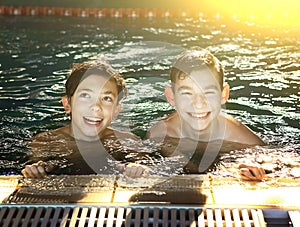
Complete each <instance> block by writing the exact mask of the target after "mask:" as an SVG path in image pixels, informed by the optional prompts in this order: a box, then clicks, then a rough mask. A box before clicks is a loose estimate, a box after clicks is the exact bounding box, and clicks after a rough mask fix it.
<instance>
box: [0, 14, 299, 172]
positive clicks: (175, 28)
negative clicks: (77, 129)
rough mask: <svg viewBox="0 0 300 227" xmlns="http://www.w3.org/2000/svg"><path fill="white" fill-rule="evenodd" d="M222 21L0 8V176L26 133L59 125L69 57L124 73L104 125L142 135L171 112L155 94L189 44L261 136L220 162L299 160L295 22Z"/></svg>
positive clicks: (232, 110)
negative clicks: (214, 64)
mask: <svg viewBox="0 0 300 227" xmlns="http://www.w3.org/2000/svg"><path fill="white" fill-rule="evenodd" d="M226 23H227V24H226ZM226 23H225V22H224V21H222V18H193V19H191V18H188V19H172V20H171V19H168V20H166V19H152V20H148V19H146V18H138V19H130V18H119V19H114V18H101V19H99V18H72V17H46V16H45V17H23V16H16V17H14V16H0V26H1V33H0V59H1V61H0V100H1V109H0V114H1V118H0V128H1V130H0V135H1V138H0V174H19V173H20V170H21V169H22V168H23V167H24V165H25V164H26V162H27V161H28V157H27V155H28V153H29V149H28V147H27V143H28V141H29V140H30V138H31V137H32V136H33V135H35V134H37V133H39V132H42V131H46V130H49V129H54V128H57V127H61V126H63V125H65V124H67V123H68V117H67V116H66V115H65V114H64V111H63V108H62V106H61V103H60V99H61V97H62V96H63V95H64V82H65V80H66V76H67V74H68V72H69V69H70V67H71V65H72V64H73V63H76V62H82V61H85V60H88V59H97V58H99V57H100V55H101V54H102V55H104V56H105V57H106V58H107V59H108V60H109V61H110V63H111V64H112V65H113V67H114V68H116V69H118V70H119V71H120V72H121V73H122V74H123V75H124V77H125V78H126V82H127V85H128V89H129V95H128V97H127V99H126V100H125V101H124V104H123V110H122V112H121V114H120V116H119V119H118V120H116V121H115V122H114V123H113V127H116V128H118V129H124V130H130V131H132V132H133V133H135V134H137V135H139V136H140V137H142V138H143V137H144V136H145V134H146V131H147V130H148V129H149V128H150V126H151V125H153V124H154V123H155V122H157V121H158V120H160V119H162V118H164V117H166V116H167V115H168V114H170V113H171V112H172V111H173V108H171V107H170V106H169V105H168V104H167V102H166V100H165V98H164V96H163V91H164V86H165V85H166V84H167V83H168V72H169V68H170V65H171V64H172V62H173V61H174V59H175V58H176V56H177V55H178V54H179V53H180V52H182V51H183V50H184V49H185V48H189V47H192V46H195V45H197V46H200V47H203V48H207V49H209V50H210V51H211V52H212V53H213V54H215V55H216V56H217V57H218V58H219V59H220V60H221V62H222V63H223V65H224V66H225V69H226V77H227V82H228V83H229V84H230V87H231V93H230V100H229V101H228V103H227V104H226V106H224V108H225V110H226V112H227V113H229V114H232V115H233V116H234V117H236V118H237V119H238V120H240V121H241V122H243V123H244V124H246V125H247V126H248V127H250V128H251V129H252V130H254V131H255V132H256V133H257V134H258V135H259V136H261V137H262V139H263V140H264V141H266V142H267V143H268V145H267V146H264V147H256V148H252V149H246V150H242V151H239V152H235V154H234V155H232V156H231V158H230V157H228V156H226V157H225V158H224V160H227V161H228V160H231V159H232V157H238V158H246V159H247V158H248V159H249V158H251V159H255V158H257V154H273V153H274V157H275V158H276V160H277V159H279V161H278V162H279V163H283V165H285V164H284V163H285V162H284V161H283V159H284V158H285V157H287V156H288V157H289V158H290V157H293V159H295V160H296V162H297V163H300V162H299V160H298V154H300V138H299V134H300V125H299V122H300V108H299V103H300V63H299V59H300V49H299V45H300V37H299V30H298V28H291V29H290V30H289V29H287V28H285V29H280V28H270V27H263V26H260V27H259V26H255V25H254V26H253V24H252V25H247V24H243V23H240V22H235V21H232V22H231V23H229V22H226ZM279 157H280V158H279ZM231 161H232V160H231ZM295 165H297V164H295ZM285 166H288V164H286V165H285Z"/></svg>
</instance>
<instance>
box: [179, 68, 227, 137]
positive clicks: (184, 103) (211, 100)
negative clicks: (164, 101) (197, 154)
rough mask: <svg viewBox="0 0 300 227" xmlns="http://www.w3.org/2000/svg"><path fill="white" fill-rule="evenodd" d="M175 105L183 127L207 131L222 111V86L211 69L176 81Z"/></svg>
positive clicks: (199, 71) (196, 72)
mask: <svg viewBox="0 0 300 227" xmlns="http://www.w3.org/2000/svg"><path fill="white" fill-rule="evenodd" d="M174 104H175V106H176V109H177V113H178V115H179V117H180V119H181V121H182V127H186V128H190V129H192V130H196V131H202V130H206V129H208V128H209V126H210V125H211V122H212V121H213V120H214V119H216V118H217V116H218V115H219V113H220V110H221V104H222V92H221V89H220V85H219V83H218V82H217V80H216V79H215V76H214V75H213V74H212V72H211V71H210V70H209V69H205V68H204V69H201V70H196V71H192V72H191V73H190V75H189V76H186V77H185V78H181V79H180V78H179V79H177V80H176V84H175V85H174Z"/></svg>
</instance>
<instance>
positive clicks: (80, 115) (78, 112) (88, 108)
mask: <svg viewBox="0 0 300 227" xmlns="http://www.w3.org/2000/svg"><path fill="white" fill-rule="evenodd" d="M117 99H118V90H117V85H116V84H115V83H114V82H113V81H109V80H108V78H106V77H103V76H99V75H90V76H88V77H87V78H85V79H84V80H83V81H81V83H80V84H79V85H78V87H77V89H76V91H75V93H74V95H73V96H72V98H71V114H72V129H73V133H74V137H75V138H76V139H80V140H85V141H94V140H98V139H99V136H101V134H102V133H103V132H104V130H105V129H106V128H107V127H108V126H109V125H110V123H111V121H112V120H113V118H115V117H116V116H117V115H118V113H119V111H120V109H121V105H120V104H118V103H117Z"/></svg>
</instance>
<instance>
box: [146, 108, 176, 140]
mask: <svg viewBox="0 0 300 227" xmlns="http://www.w3.org/2000/svg"><path fill="white" fill-rule="evenodd" d="M179 131H180V121H179V117H178V114H177V113H174V114H172V115H170V116H169V117H167V118H166V119H164V120H161V121H159V122H157V123H156V124H155V125H153V126H152V127H151V129H150V130H149V131H148V132H147V135H146V138H151V139H153V138H165V137H166V136H168V137H175V138H177V137H179V133H178V132H179Z"/></svg>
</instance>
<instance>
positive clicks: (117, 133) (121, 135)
mask: <svg viewBox="0 0 300 227" xmlns="http://www.w3.org/2000/svg"><path fill="white" fill-rule="evenodd" d="M104 138H117V139H122V140H124V139H133V140H140V138H139V137H138V136H137V135H135V134H133V133H131V132H128V131H121V130H117V129H112V128H107V132H106V135H105V136H104Z"/></svg>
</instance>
